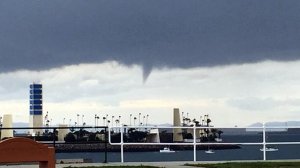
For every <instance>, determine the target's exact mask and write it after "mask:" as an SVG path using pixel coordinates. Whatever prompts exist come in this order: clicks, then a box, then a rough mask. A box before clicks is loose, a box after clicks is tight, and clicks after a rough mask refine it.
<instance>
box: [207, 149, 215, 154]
mask: <svg viewBox="0 0 300 168" xmlns="http://www.w3.org/2000/svg"><path fill="white" fill-rule="evenodd" d="M205 153H207V154H212V153H215V152H214V151H213V150H211V149H208V150H206V151H205Z"/></svg>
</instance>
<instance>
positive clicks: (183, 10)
mask: <svg viewBox="0 0 300 168" xmlns="http://www.w3.org/2000/svg"><path fill="white" fill-rule="evenodd" d="M0 22H1V28H0V37H1V38H0V72H7V71H15V70H18V69H30V70H41V69H48V68H52V67H59V66H64V65H71V64H79V63H95V62H99V63H101V62H104V61H109V60H116V61H118V62H120V63H122V64H125V65H129V66H130V65H132V64H139V65H141V66H143V71H144V72H143V76H144V81H145V80H146V79H147V77H148V76H149V74H150V73H151V70H152V69H153V68H159V67H170V68H172V67H179V68H190V67H199V66H218V65H227V64H240V63H251V62H259V61H264V60H276V61H292V60H298V59H299V58H300V50H299V44H300V1H298V0H289V1H281V0H264V1H261V0H252V1H247V0H227V1H223V0H216V1H210V0H202V1H199V0H190V1H184V0H162V1H147V0H131V1H124V0H101V1H99V0H91V1H83V0H64V1H60V0H51V1H36V0H26V1H18V0H4V1H1V3H0Z"/></svg>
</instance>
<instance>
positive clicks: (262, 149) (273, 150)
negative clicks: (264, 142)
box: [260, 147, 278, 152]
mask: <svg viewBox="0 0 300 168" xmlns="http://www.w3.org/2000/svg"><path fill="white" fill-rule="evenodd" d="M260 151H262V152H263V151H264V148H261V149H260ZM276 151H278V149H277V148H272V147H266V152H276Z"/></svg>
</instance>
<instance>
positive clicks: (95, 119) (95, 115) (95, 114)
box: [95, 114, 97, 130]
mask: <svg viewBox="0 0 300 168" xmlns="http://www.w3.org/2000/svg"><path fill="white" fill-rule="evenodd" d="M95 127H97V114H95ZM95 130H96V128H95Z"/></svg>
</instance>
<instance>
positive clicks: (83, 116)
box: [81, 114, 84, 125]
mask: <svg viewBox="0 0 300 168" xmlns="http://www.w3.org/2000/svg"><path fill="white" fill-rule="evenodd" d="M83 117H84V115H83V114H82V117H81V121H82V125H83V123H84V122H83Z"/></svg>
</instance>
